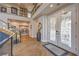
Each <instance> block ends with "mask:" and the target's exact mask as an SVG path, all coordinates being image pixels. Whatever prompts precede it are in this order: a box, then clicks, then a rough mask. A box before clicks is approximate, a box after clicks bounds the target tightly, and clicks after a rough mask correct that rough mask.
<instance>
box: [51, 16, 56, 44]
mask: <svg viewBox="0 0 79 59" xmlns="http://www.w3.org/2000/svg"><path fill="white" fill-rule="evenodd" d="M55 25H56V18H55V17H51V18H50V41H51V43H55V44H57V42H56V29H55Z"/></svg>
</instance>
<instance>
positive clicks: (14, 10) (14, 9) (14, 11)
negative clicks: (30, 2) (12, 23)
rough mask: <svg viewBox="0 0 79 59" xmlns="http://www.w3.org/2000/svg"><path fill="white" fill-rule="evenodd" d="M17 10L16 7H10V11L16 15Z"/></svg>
mask: <svg viewBox="0 0 79 59" xmlns="http://www.w3.org/2000/svg"><path fill="white" fill-rule="evenodd" d="M17 12H18V9H17V8H15V7H11V13H12V14H16V15H17V14H18V13H17Z"/></svg>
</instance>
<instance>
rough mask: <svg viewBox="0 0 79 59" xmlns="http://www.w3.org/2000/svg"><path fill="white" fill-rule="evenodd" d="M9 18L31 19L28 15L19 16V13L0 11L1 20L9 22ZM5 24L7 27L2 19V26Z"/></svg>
mask: <svg viewBox="0 0 79 59" xmlns="http://www.w3.org/2000/svg"><path fill="white" fill-rule="evenodd" d="M8 19H15V20H30V19H29V18H27V17H22V16H18V15H14V14H8V13H1V12H0V20H3V21H4V22H7V20H8ZM1 25H2V26H4V27H6V26H7V25H6V26H5V25H3V24H2V23H1V21H0V27H1Z"/></svg>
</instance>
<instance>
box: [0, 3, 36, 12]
mask: <svg viewBox="0 0 79 59" xmlns="http://www.w3.org/2000/svg"><path fill="white" fill-rule="evenodd" d="M35 4H36V3H1V4H0V5H3V6H6V7H12V6H14V7H17V8H18V7H22V8H27V10H28V11H32V10H33V8H34V6H35Z"/></svg>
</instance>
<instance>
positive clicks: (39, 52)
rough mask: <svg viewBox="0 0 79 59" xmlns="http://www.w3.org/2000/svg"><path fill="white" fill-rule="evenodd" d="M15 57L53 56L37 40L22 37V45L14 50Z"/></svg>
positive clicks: (17, 45) (16, 46)
mask: <svg viewBox="0 0 79 59" xmlns="http://www.w3.org/2000/svg"><path fill="white" fill-rule="evenodd" d="M13 54H14V55H15V56H51V55H53V54H51V53H50V52H49V51H48V50H47V49H46V48H44V47H43V46H42V44H41V43H40V42H38V41H37V40H36V39H33V38H30V37H28V36H25V35H24V36H22V37H21V43H18V44H16V45H15V46H14V48H13Z"/></svg>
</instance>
